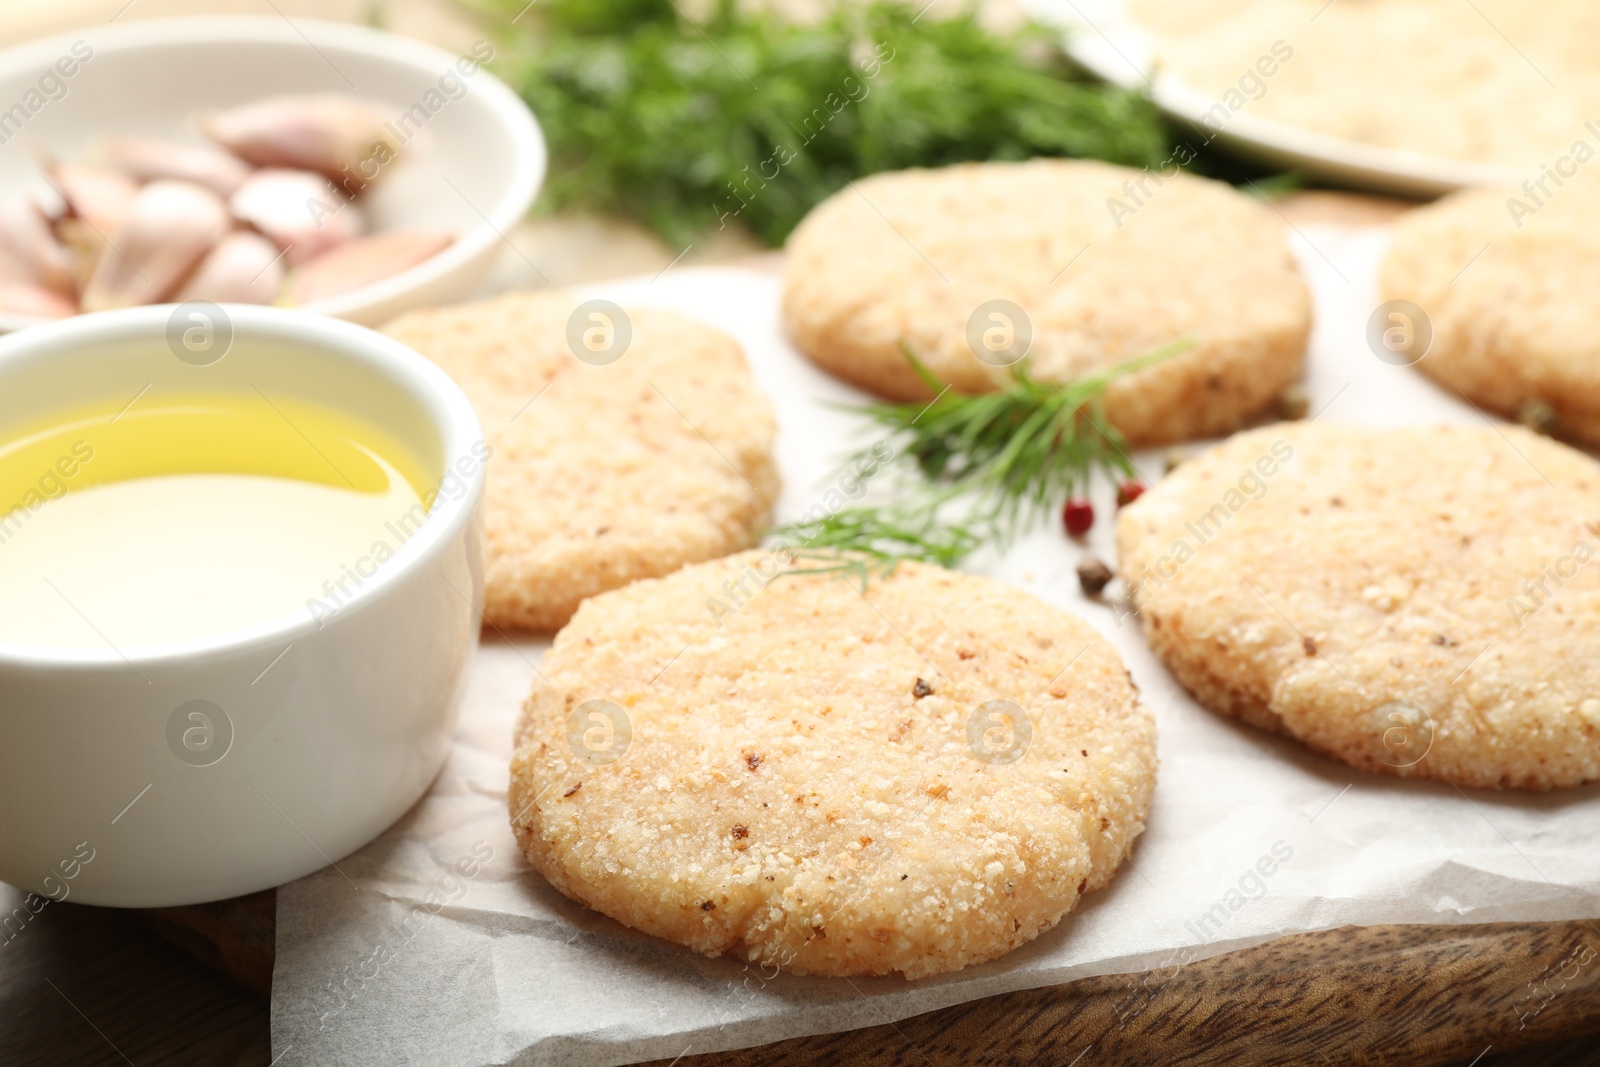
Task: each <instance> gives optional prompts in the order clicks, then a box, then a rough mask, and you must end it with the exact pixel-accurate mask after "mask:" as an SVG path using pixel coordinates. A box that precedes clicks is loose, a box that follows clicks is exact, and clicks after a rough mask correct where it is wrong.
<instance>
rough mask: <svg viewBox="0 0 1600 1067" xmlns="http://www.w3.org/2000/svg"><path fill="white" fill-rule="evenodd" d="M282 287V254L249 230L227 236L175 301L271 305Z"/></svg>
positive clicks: (274, 246) (195, 271) (267, 241)
mask: <svg viewBox="0 0 1600 1067" xmlns="http://www.w3.org/2000/svg"><path fill="white" fill-rule="evenodd" d="M282 287H283V253H282V252H281V251H279V250H278V246H277V245H275V244H273V243H272V242H271V241H269V240H267V239H266V238H265V237H263V236H261V235H260V234H259V233H251V232H250V231H248V230H235V231H234V232H233V233H230V234H228V236H226V237H224V238H223V239H222V240H221V241H219V242H217V246H216V247H215V248H213V249H212V250H211V251H210V252H208V253H207V254H206V258H205V259H203V260H201V261H200V265H199V266H198V267H196V268H195V270H194V273H193V274H191V275H190V276H189V280H188V281H186V282H184V283H183V288H181V289H179V290H178V295H177V296H175V297H174V298H173V299H174V300H177V301H180V302H182V301H184V300H210V301H212V302H214V303H218V304H270V303H272V301H273V299H274V298H275V297H276V296H277V295H278V290H279V289H281V288H282Z"/></svg>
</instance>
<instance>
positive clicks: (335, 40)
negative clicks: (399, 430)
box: [0, 17, 545, 330]
mask: <svg viewBox="0 0 1600 1067" xmlns="http://www.w3.org/2000/svg"><path fill="white" fill-rule="evenodd" d="M302 34H303V35H304V36H302ZM74 45H76V46H77V48H78V52H77V53H74V52H73V48H74ZM85 50H89V51H91V52H92V55H91V56H90V57H89V58H88V59H86V60H80V59H79V56H81V55H82V53H83V52H84V51H85ZM62 57H67V58H68V59H69V60H72V61H73V62H70V63H68V64H67V68H68V69H72V70H73V74H72V75H71V76H70V77H61V76H60V73H59V71H57V72H56V73H55V76H54V77H53V78H52V79H51V80H49V81H48V83H47V85H46V86H45V91H41V86H40V79H41V78H42V77H46V76H47V72H50V71H51V69H52V68H53V67H54V65H55V64H56V63H57V61H58V60H60V59H61V58H62ZM466 58H468V59H471V58H472V57H470V56H469V57H466ZM462 59H463V57H461V56H457V55H452V54H450V53H448V52H444V51H442V50H440V49H437V48H434V47H432V46H430V45H426V44H423V43H421V42H418V41H414V40H410V39H408V38H404V37H398V36H396V35H394V34H389V33H382V32H379V31H377V30H370V29H366V28H364V27H360V26H350V25H344V24H341V23H333V22H321V21H317V20H311V19H295V20H294V22H293V23H291V22H290V21H289V20H287V19H283V18H247V17H214V18H213V17H207V18H181V19H152V20H148V21H144V20H130V21H128V22H124V23H115V24H111V25H105V26H95V27H91V28H88V29H85V30H83V31H81V32H79V33H73V34H66V35H63V36H60V37H54V38H50V39H47V40H42V41H33V42H30V43H28V44H26V45H20V46H18V47H15V48H10V49H7V50H6V51H4V52H0V190H7V189H15V188H18V187H25V188H37V189H38V190H39V191H40V192H41V193H42V194H44V195H47V196H48V195H50V193H51V190H50V188H49V186H48V185H46V184H44V181H43V178H42V176H41V174H40V170H39V165H38V157H37V150H41V149H42V150H44V151H46V152H48V153H49V154H50V155H53V156H55V157H58V158H61V159H69V160H70V159H76V158H80V157H81V156H83V154H84V153H85V152H86V151H88V150H89V149H90V148H91V147H92V145H93V143H94V141H95V140H96V139H97V138H100V137H104V136H106V135H108V134H118V133H125V134H137V135H142V136H152V137H164V138H176V139H180V140H186V141H193V142H196V143H201V142H202V141H203V139H202V138H200V136H199V135H198V134H197V133H196V132H195V131H194V126H193V119H194V116H195V114H196V113H197V112H200V111H204V110H208V109H212V108H222V107H230V106H233V105H236V104H243V103H248V102H250V101H253V100H258V99H260V98H261V97H264V96H271V95H275V94H280V93H315V92H332V93H351V94H355V95H359V96H364V97H371V98H375V99H377V100H379V101H383V102H385V103H387V104H390V105H392V106H393V109H394V115H395V117H396V120H398V119H399V118H400V117H401V116H402V115H403V114H404V113H406V112H407V111H408V110H409V109H411V108H413V106H415V105H419V104H421V105H422V106H423V107H424V112H423V113H426V114H428V119H427V121H426V122H425V123H423V122H421V121H420V119H419V118H418V119H413V120H412V121H411V123H410V124H409V125H408V126H407V127H406V130H407V131H408V133H409V132H411V131H414V130H418V129H420V132H417V133H415V135H414V136H413V137H412V139H411V140H409V141H408V142H407V143H406V144H405V146H404V147H403V149H402V154H401V158H400V161H399V162H397V163H395V164H394V165H393V166H392V167H391V168H388V171H387V172H386V173H385V175H384V177H383V179H382V180H381V181H379V182H377V183H375V184H374V186H373V187H372V188H371V189H370V190H369V191H368V192H366V193H364V194H363V195H362V202H363V204H364V208H365V210H366V211H367V212H368V217H369V219H370V221H371V224H372V228H373V229H374V230H388V229H395V228H398V227H402V226H429V227H439V228H442V229H445V230H448V231H449V232H451V233H455V234H458V235H459V236H458V237H457V240H456V242H455V243H454V244H453V245H451V246H450V247H448V248H446V249H445V250H444V251H442V252H440V253H438V254H437V255H435V256H434V257H432V258H431V259H429V260H427V261H426V262H424V263H421V264H418V265H417V266H415V267H413V268H411V269H410V270H407V271H405V272H403V273H401V274H398V275H395V276H394V277H392V278H388V279H385V280H384V281H382V282H379V283H377V284H374V285H370V286H367V287H365V288H363V289H360V290H357V291H355V292H351V293H348V294H345V295H344V296H340V297H335V298H333V299H330V300H325V301H320V302H318V303H315V304H310V305H307V306H306V308H305V310H308V311H314V312H318V313H320V314H325V315H334V316H337V317H339V318H344V319H349V320H351V321H353V322H361V323H365V324H367V325H377V324H378V323H381V322H383V321H385V320H386V319H389V318H392V317H393V316H395V315H397V314H399V313H400V312H402V311H405V310H407V309H408V308H412V307H422V306H430V305H434V304H442V303H450V302H453V301H457V300H460V299H462V298H463V297H465V296H467V295H468V294H469V293H470V292H471V291H472V289H473V287H474V286H475V285H476V284H477V283H478V282H479V281H480V280H481V279H482V278H483V276H484V274H485V273H486V272H487V271H488V269H489V267H490V266H491V265H492V263H493V259H494V257H495V255H496V254H497V252H498V251H499V249H500V248H501V247H502V245H503V242H504V238H503V237H502V234H504V233H506V232H508V231H509V230H510V229H511V227H512V226H514V225H515V224H516V223H517V221H518V220H519V219H520V218H522V216H523V215H524V214H525V213H526V212H527V210H528V208H529V206H530V205H531V204H532V203H533V199H534V197H535V196H536V195H537V194H538V192H539V187H540V185H541V184H542V183H543V181H544V174H545V144H544V136H543V134H542V133H541V132H540V130H539V125H538V123H537V121H535V119H534V117H533V115H532V113H531V112H529V110H528V108H527V106H526V105H525V104H523V102H522V100H521V99H520V98H519V97H518V96H517V95H516V94H515V93H514V92H512V91H511V90H510V89H509V88H508V87H507V86H506V85H505V83H504V82H502V81H500V80H499V79H498V78H496V77H494V75H492V74H490V73H489V72H488V71H486V70H483V69H481V68H480V69H477V70H476V71H475V73H473V74H472V75H471V76H470V77H463V76H462V75H461V70H460V68H459V67H458V66H457V64H458V62H460V61H461V60H462ZM450 75H453V76H454V79H455V81H454V83H449V86H453V85H455V84H459V85H461V86H463V87H464V88H463V89H462V90H461V91H459V92H457V90H455V89H454V88H453V87H450V88H449V92H450V93H453V94H456V95H455V98H454V99H451V97H450V95H449V94H447V93H445V92H442V91H440V79H441V78H445V77H447V76H450ZM58 86H59V87H60V88H58ZM449 86H447V87H449ZM430 90H432V91H434V92H436V93H438V95H437V97H430V96H429V95H428V94H429V92H430ZM30 92H32V93H33V94H34V95H33V96H32V97H30V96H29V93H30ZM51 96H56V97H57V98H55V99H51ZM439 101H442V104H441V105H440V106H439V107H438V108H437V110H435V111H432V112H428V111H427V108H428V105H430V104H432V103H436V102H439ZM17 103H21V105H22V108H23V110H22V112H21V113H20V115H21V116H22V117H18V115H17V114H12V116H11V118H10V119H9V120H8V119H7V118H6V117H5V114H4V113H5V112H6V109H8V108H11V107H12V105H13V104H17ZM31 103H39V104H40V106H39V107H38V108H37V109H36V110H29V108H30V104H31ZM35 321H37V320H34V319H29V318H25V317H22V316H17V315H9V314H3V313H0V330H14V329H18V328H20V327H22V326H26V325H29V324H30V323H33V322H35Z"/></svg>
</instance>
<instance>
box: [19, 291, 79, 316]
mask: <svg viewBox="0 0 1600 1067" xmlns="http://www.w3.org/2000/svg"><path fill="white" fill-rule="evenodd" d="M0 311H3V312H5V313H7V314H11V315H26V316H27V317H28V318H31V319H64V318H66V317H67V316H69V315H76V314H77V313H78V305H77V304H74V303H73V302H72V301H71V300H69V299H68V298H66V297H64V296H62V295H61V294H60V293H58V292H56V291H55V290H53V289H45V288H43V287H42V286H38V285H29V284H27V283H26V282H0Z"/></svg>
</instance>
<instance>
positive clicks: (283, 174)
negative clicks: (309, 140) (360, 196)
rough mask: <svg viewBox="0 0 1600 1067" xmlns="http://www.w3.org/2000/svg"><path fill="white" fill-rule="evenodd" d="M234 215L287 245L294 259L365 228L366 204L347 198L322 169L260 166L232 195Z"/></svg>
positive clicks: (230, 205) (309, 256)
mask: <svg viewBox="0 0 1600 1067" xmlns="http://www.w3.org/2000/svg"><path fill="white" fill-rule="evenodd" d="M228 208H229V210H231V211H232V212H233V217H234V218H236V219H238V220H239V221H240V222H243V223H246V224H247V225H250V226H254V227H255V228H256V229H258V230H260V231H261V232H262V233H264V234H266V235H267V236H268V237H270V238H272V239H273V240H274V241H276V242H277V243H278V247H279V248H285V249H288V253H287V255H286V257H285V258H286V259H287V260H288V261H289V263H290V264H291V265H293V264H299V263H305V262H308V261H309V260H312V259H315V258H316V257H317V256H320V255H321V254H322V253H324V252H326V251H327V250H328V249H330V248H332V247H334V246H335V245H340V244H343V243H344V242H346V241H348V240H351V239H352V238H354V237H356V236H357V235H358V234H360V233H361V230H362V219H361V209H360V208H358V207H356V206H355V205H354V204H352V203H350V201H348V200H342V199H340V197H339V194H338V192H337V191H336V190H335V189H334V188H333V186H332V185H330V184H329V183H328V181H327V179H325V178H323V177H322V176H321V175H318V174H313V173H311V172H310V171H304V170H259V171H256V172H255V173H254V174H252V175H250V177H249V178H248V179H247V180H246V181H245V183H244V184H243V185H241V186H240V187H239V191H238V192H236V193H234V194H233V196H232V197H231V198H230V199H229V200H228Z"/></svg>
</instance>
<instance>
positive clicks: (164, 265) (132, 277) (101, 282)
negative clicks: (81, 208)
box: [82, 179, 228, 311]
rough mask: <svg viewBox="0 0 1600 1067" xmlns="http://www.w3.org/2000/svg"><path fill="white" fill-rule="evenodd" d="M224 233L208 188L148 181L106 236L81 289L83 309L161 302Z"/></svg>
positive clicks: (222, 215) (223, 218)
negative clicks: (114, 230) (98, 255)
mask: <svg viewBox="0 0 1600 1067" xmlns="http://www.w3.org/2000/svg"><path fill="white" fill-rule="evenodd" d="M227 232H228V213H227V211H226V210H225V209H224V207H223V204H222V200H221V199H220V198H219V197H218V196H217V195H216V194H215V193H213V192H212V191H211V190H210V189H207V188H206V187H205V186H203V185H196V184H194V183H193V182H180V181H172V180H167V179H164V180H161V181H155V182H151V183H150V184H149V185H146V186H145V187H144V188H143V189H140V190H139V195H138V196H136V197H134V199H133V203H132V204H131V205H130V206H129V208H128V214H127V217H126V218H124V219H123V220H122V224H121V225H120V226H118V227H117V229H116V232H115V233H113V234H111V235H109V238H108V240H107V242H106V248H105V249H104V251H102V252H101V254H100V258H99V260H98V262H96V264H95V269H94V274H93V275H92V276H91V277H90V278H89V284H88V285H87V286H85V288H84V291H83V301H82V303H83V310H85V311H105V310H107V309H109V308H121V307H133V306H135V305H138V304H158V303H160V302H161V301H163V300H165V299H166V298H167V297H169V296H171V295H172V293H173V292H175V291H176V290H177V288H178V286H179V284H180V283H181V282H182V281H183V279H184V278H185V277H186V276H187V275H188V274H189V272H190V271H191V270H193V269H194V266H195V264H197V263H199V262H200V260H201V258H202V257H204V256H205V254H206V253H207V252H209V251H210V250H211V247H212V246H213V245H215V244H216V243H217V242H218V241H220V240H221V239H222V237H223V235H224V234H226V233H227Z"/></svg>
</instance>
